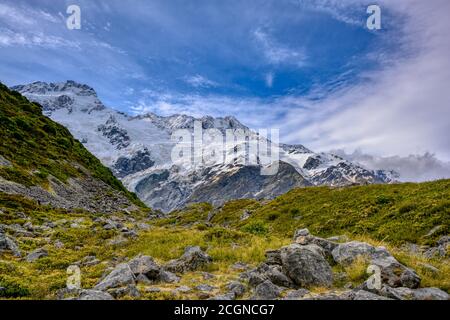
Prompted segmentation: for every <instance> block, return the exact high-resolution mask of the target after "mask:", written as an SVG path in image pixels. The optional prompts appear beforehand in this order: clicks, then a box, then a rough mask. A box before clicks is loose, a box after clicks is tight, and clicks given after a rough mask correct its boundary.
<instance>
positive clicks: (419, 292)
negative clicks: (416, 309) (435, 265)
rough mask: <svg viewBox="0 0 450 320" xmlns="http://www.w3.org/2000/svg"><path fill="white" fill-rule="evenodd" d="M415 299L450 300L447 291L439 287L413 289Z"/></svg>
mask: <svg viewBox="0 0 450 320" xmlns="http://www.w3.org/2000/svg"><path fill="white" fill-rule="evenodd" d="M413 294H414V300H450V296H449V294H448V293H447V292H445V291H442V290H441V289H438V288H421V289H416V290H414V291H413Z"/></svg>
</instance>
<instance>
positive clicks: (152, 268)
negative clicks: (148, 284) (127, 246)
mask: <svg viewBox="0 0 450 320" xmlns="http://www.w3.org/2000/svg"><path fill="white" fill-rule="evenodd" d="M128 265H129V266H130V270H131V271H132V272H133V274H134V275H135V276H136V277H137V276H138V275H140V274H142V275H144V276H146V277H147V279H149V280H150V281H159V280H160V275H161V267H160V266H158V264H156V262H155V261H154V260H153V258H152V257H149V256H141V255H139V256H137V257H135V258H134V259H132V260H131V261H130V262H128Z"/></svg>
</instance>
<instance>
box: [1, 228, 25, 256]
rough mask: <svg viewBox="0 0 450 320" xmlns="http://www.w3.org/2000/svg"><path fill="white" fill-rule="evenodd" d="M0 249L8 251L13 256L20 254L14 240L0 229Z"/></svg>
mask: <svg viewBox="0 0 450 320" xmlns="http://www.w3.org/2000/svg"><path fill="white" fill-rule="evenodd" d="M1 251H10V252H11V253H12V254H13V255H14V256H15V257H21V256H22V255H21V253H20V250H19V246H18V245H17V244H16V242H15V241H14V240H13V239H11V238H10V237H8V236H6V235H5V234H4V233H3V232H1V230H0V252H1Z"/></svg>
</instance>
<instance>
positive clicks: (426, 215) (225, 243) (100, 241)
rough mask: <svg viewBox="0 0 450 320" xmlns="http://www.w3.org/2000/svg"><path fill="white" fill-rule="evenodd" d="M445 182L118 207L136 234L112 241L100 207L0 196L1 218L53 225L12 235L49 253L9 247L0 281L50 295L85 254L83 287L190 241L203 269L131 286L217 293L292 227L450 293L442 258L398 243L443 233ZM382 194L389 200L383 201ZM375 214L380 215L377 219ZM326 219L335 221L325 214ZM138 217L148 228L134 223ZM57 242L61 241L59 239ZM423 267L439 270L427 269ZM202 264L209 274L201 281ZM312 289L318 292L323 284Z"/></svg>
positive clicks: (166, 255) (162, 294) (165, 294)
mask: <svg viewBox="0 0 450 320" xmlns="http://www.w3.org/2000/svg"><path fill="white" fill-rule="evenodd" d="M449 183H450V181H448V180H446V181H437V182H433V183H425V184H402V185H393V186H364V187H352V188H345V189H328V188H309V189H299V190H293V191H292V192H290V193H288V194H286V195H284V196H281V197H279V198H278V199H275V200H273V201H271V202H268V203H258V202H256V201H250V200H246V201H234V202H230V203H228V204H226V205H225V206H224V207H223V208H222V209H220V210H216V211H214V210H213V209H212V207H211V206H210V205H208V204H197V205H193V206H191V207H190V208H187V209H186V210H184V211H179V212H176V213H174V214H172V215H171V216H170V217H168V218H165V219H155V220H152V219H149V218H148V217H147V216H146V215H145V214H143V213H142V214H141V216H139V215H138V214H136V215H134V216H133V217H130V216H127V215H123V214H120V213H117V214H115V215H114V216H107V217H108V218H111V219H114V220H115V221H122V223H123V224H124V226H126V227H127V228H128V229H135V230H139V231H138V236H137V237H136V238H128V239H126V240H125V241H115V240H117V239H122V238H123V236H121V233H122V232H121V231H120V230H119V229H117V230H115V229H112V230H106V229H105V228H104V227H103V224H102V222H101V221H100V220H98V218H102V217H104V216H103V215H95V214H94V215H93V214H92V213H87V212H76V213H74V212H67V211H65V210H61V209H59V210H55V209H52V208H50V207H43V206H39V205H37V204H36V203H35V202H33V201H30V200H26V199H24V198H21V197H20V196H11V195H5V194H2V195H1V194H0V210H1V211H2V221H1V223H4V224H5V225H17V224H18V225H23V224H24V223H25V222H29V223H31V224H32V225H33V226H35V230H40V229H39V226H42V225H46V224H48V222H49V221H52V222H54V225H55V226H54V227H53V228H52V229H51V230H42V231H35V233H36V232H38V233H37V234H38V235H37V236H34V237H33V238H30V237H17V238H16V241H17V243H18V245H19V247H20V250H21V251H22V253H23V254H26V253H28V252H31V251H33V250H35V249H37V248H42V247H43V248H45V249H46V250H47V251H48V256H47V257H44V258H41V259H39V260H37V261H36V262H34V263H28V262H26V261H24V260H23V259H19V258H16V257H13V256H12V255H8V254H7V255H6V256H3V259H0V286H1V287H4V288H7V291H4V292H3V298H24V299H28V298H34V299H49V298H55V297H56V294H57V292H58V290H59V289H63V288H64V287H65V281H66V278H67V274H66V269H67V267H68V266H70V265H72V264H74V263H77V261H81V260H83V259H84V258H85V257H87V256H95V257H96V259H98V260H99V263H97V264H95V265H86V266H82V267H81V271H82V287H83V288H91V287H93V286H94V285H95V284H96V283H97V282H98V281H99V279H100V278H101V276H102V274H104V272H105V271H107V270H110V269H108V268H109V267H110V266H111V265H115V264H117V263H119V262H121V261H126V260H127V259H130V258H133V257H135V256H136V255H138V254H144V255H150V256H152V257H154V258H155V259H156V261H157V262H159V263H161V264H162V263H164V262H167V261H169V260H170V259H173V258H177V257H179V256H180V255H181V254H182V253H183V250H184V248H185V247H187V246H189V245H198V246H200V247H201V248H202V249H203V250H205V251H206V252H207V253H208V254H209V255H211V257H212V258H213V263H212V264H211V265H210V266H208V267H207V268H206V269H203V270H199V271H194V272H188V273H186V274H185V275H183V277H182V280H181V282H180V283H178V284H158V285H157V286H158V287H159V288H160V289H161V291H159V292H152V291H147V290H146V288H147V286H146V285H143V284H140V285H138V289H139V290H140V292H141V297H140V298H141V299H180V298H184V299H199V297H200V296H201V292H199V291H196V290H192V291H190V292H187V293H181V292H178V293H174V290H175V289H176V288H177V287H179V286H188V287H191V288H192V287H194V286H195V285H197V284H199V283H203V284H205V283H206V284H209V285H212V286H214V287H216V288H217V289H216V290H215V291H214V292H223V291H225V290H226V289H225V285H226V283H228V282H229V281H230V280H234V279H237V278H238V277H239V273H240V271H239V270H235V269H233V268H232V266H233V264H234V263H236V262H244V263H247V264H249V265H250V266H253V267H254V266H257V265H258V264H259V263H261V262H263V261H264V260H265V258H264V253H265V251H266V250H268V249H277V248H279V247H281V246H283V245H287V244H289V243H290V242H291V241H292V240H291V239H292V231H293V230H294V229H295V228H297V227H309V228H311V230H314V231H313V233H314V232H318V233H320V234H321V235H322V236H333V235H339V234H347V235H348V237H349V238H350V239H353V240H360V241H365V242H368V243H371V244H374V245H383V246H386V247H387V248H388V250H389V251H390V252H391V253H392V254H393V255H394V256H395V257H396V258H397V259H398V260H399V261H400V262H401V263H403V264H405V265H407V266H409V267H411V268H413V269H414V270H416V271H417V272H418V274H419V275H420V277H421V278H422V285H423V286H424V287H438V288H441V289H443V290H446V291H447V292H450V264H449V263H448V258H431V259H430V258H425V257H424V256H422V255H417V254H413V253H411V252H409V251H408V250H405V249H402V248H401V247H400V246H399V244H400V243H401V242H403V241H416V242H421V243H426V242H430V243H431V242H432V241H434V240H430V239H436V238H437V237H438V236H437V234H441V235H442V234H448V233H449V229H448V226H449V225H448V216H449V214H448V213H449V212H448V202H447V201H448V200H447V199H448V186H449ZM381 191H382V192H381ZM419 194H420V195H421V196H418V195H419ZM446 195H447V197H445V196H446ZM413 196H414V197H416V198H412V197H413ZM389 197H392V198H389ZM387 198H389V199H391V200H390V201H389V202H387V200H385V199H387ZM380 199H383V200H380ZM412 199H415V200H416V201H414V205H415V206H414V208H412V207H410V209H408V210H406V209H405V208H407V204H410V203H412ZM288 201H289V202H288ZM339 201H341V202H339ZM444 204H446V205H444ZM291 208H293V210H291ZM374 208H378V210H377V212H376V213H373V210H375V209H374ZM296 209H297V210H298V211H297V210H296ZM344 209H345V212H346V214H345V213H344ZM364 209H365V210H364ZM244 210H247V211H251V212H252V213H251V215H252V216H251V217H249V218H248V219H247V220H244V221H241V220H240V217H241V214H242V212H243V211H244ZM18 212H21V213H22V214H21V215H19V214H18ZM213 212H215V216H214V217H213V218H212V219H210V222H207V221H206V220H207V217H208V215H210V217H211V214H212V213H213ZM367 212H370V213H371V214H367ZM389 213H392V214H391V215H390V214H389ZM299 217H300V218H299ZM383 218H386V219H385V220H384V221H383ZM330 219H334V222H335V223H334V224H333V223H331V222H329V220H330ZM142 223H145V224H147V225H148V226H149V228H148V229H139V227H138V226H139V225H140V224H142ZM432 223H435V224H434V225H432ZM74 224H75V225H76V227H74ZM436 225H442V227H441V229H440V230H439V231H437V232H436V234H434V235H432V236H431V237H424V234H426V233H427V232H428V231H429V230H430V229H432V228H433V227H435V226H436ZM394 226H395V228H394ZM36 228H37V229H36ZM405 230H406V231H405ZM408 230H409V231H408ZM39 232H40V233H39ZM408 232H411V234H409V233H408ZM388 235H389V236H388ZM58 243H62V244H63V246H62V247H61V246H57V244H58ZM430 266H431V267H434V268H437V270H439V271H438V272H435V271H430ZM365 267H366V266H365V265H362V266H360V265H355V266H351V267H349V270H345V271H346V272H347V273H348V274H349V279H350V281H352V282H354V283H355V285H356V284H358V283H361V282H362V281H363V280H364V279H365V278H367V274H366V273H365ZM333 270H334V271H335V272H341V271H342V270H340V269H338V268H337V269H333ZM204 271H206V272H209V273H212V274H213V275H214V277H212V278H208V279H204V278H203V273H202V272H204ZM343 285H344V283H340V282H339V281H336V283H335V287H336V289H337V290H339V289H342V288H343ZM310 290H312V292H316V291H317V292H321V291H320V290H322V289H321V288H310ZM0 296H1V295H0ZM128 298H130V297H128Z"/></svg>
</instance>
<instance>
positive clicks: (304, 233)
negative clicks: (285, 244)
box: [293, 228, 310, 242]
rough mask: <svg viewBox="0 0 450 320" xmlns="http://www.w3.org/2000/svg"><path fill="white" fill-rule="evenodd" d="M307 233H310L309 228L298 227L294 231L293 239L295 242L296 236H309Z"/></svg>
mask: <svg viewBox="0 0 450 320" xmlns="http://www.w3.org/2000/svg"><path fill="white" fill-rule="evenodd" d="M309 235H310V232H309V230H308V229H307V228H304V229H298V230H296V231H295V233H294V239H293V240H294V242H295V241H296V240H297V238H299V237H306V236H309Z"/></svg>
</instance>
